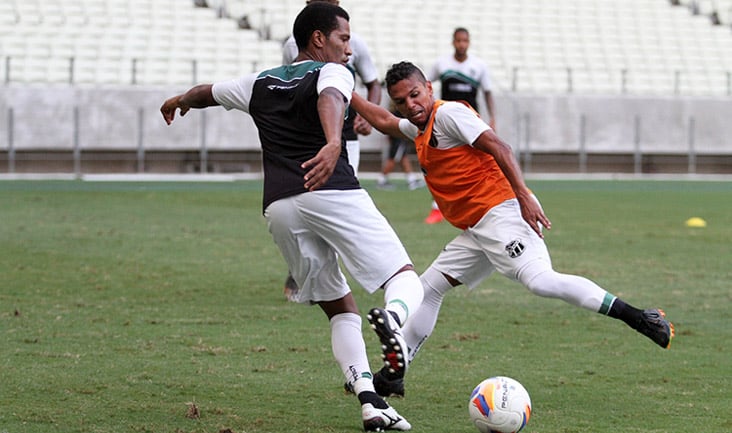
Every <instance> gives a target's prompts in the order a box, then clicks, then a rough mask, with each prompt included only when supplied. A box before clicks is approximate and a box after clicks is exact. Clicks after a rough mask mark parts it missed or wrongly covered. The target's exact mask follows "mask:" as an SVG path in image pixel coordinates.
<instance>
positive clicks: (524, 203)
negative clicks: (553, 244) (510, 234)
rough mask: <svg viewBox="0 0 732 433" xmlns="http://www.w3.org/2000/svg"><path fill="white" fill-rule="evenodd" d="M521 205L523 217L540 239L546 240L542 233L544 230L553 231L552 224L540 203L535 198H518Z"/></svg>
mask: <svg viewBox="0 0 732 433" xmlns="http://www.w3.org/2000/svg"><path fill="white" fill-rule="evenodd" d="M517 198H518V200H519V205H520V206H521V216H522V217H523V218H524V220H525V221H526V222H527V223H528V224H529V225H530V226H531V228H532V229H533V230H534V231H535V232H536V234H538V235H539V237H540V238H542V239H544V234H543V233H542V232H541V230H542V228H546V229H547V230H551V228H552V222H551V221H549V218H547V216H546V215H544V211H543V210H542V208H541V206H540V205H539V202H538V201H537V200H536V199H535V198H534V197H533V196H531V195H530V196H527V197H523V198H522V197H517Z"/></svg>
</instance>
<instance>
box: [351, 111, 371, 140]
mask: <svg viewBox="0 0 732 433" xmlns="http://www.w3.org/2000/svg"><path fill="white" fill-rule="evenodd" d="M353 130H354V131H356V134H359V135H369V134H371V130H372V127H371V124H370V123H369V122H367V121H366V119H364V118H363V117H361V115H360V114H357V115H356V117H354V118H353Z"/></svg>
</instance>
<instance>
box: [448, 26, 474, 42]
mask: <svg viewBox="0 0 732 433" xmlns="http://www.w3.org/2000/svg"><path fill="white" fill-rule="evenodd" d="M458 33H466V34H467V35H468V36H470V32H469V31H468V29H466V28H465V27H458V28H456V29H455V31H454V32H452V38H453V39H455V36H457V34H458Z"/></svg>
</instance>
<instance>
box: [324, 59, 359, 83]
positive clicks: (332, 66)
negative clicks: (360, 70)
mask: <svg viewBox="0 0 732 433" xmlns="http://www.w3.org/2000/svg"><path fill="white" fill-rule="evenodd" d="M323 77H340V78H345V77H347V78H348V79H350V80H351V81H353V73H352V72H351V70H350V69H348V67H347V66H345V65H342V64H340V63H324V64H322V66H321V67H320V78H323Z"/></svg>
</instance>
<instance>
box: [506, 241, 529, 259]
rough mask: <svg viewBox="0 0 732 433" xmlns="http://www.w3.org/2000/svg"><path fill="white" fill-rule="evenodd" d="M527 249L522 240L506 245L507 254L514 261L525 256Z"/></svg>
mask: <svg viewBox="0 0 732 433" xmlns="http://www.w3.org/2000/svg"><path fill="white" fill-rule="evenodd" d="M525 249H526V247H525V246H524V244H523V243H521V239H516V240H514V241H511V242H509V243H508V245H506V252H507V253H508V256H509V257H511V258H512V259H515V258H516V257H518V256H520V255H521V254H523V253H524V250H525Z"/></svg>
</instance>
